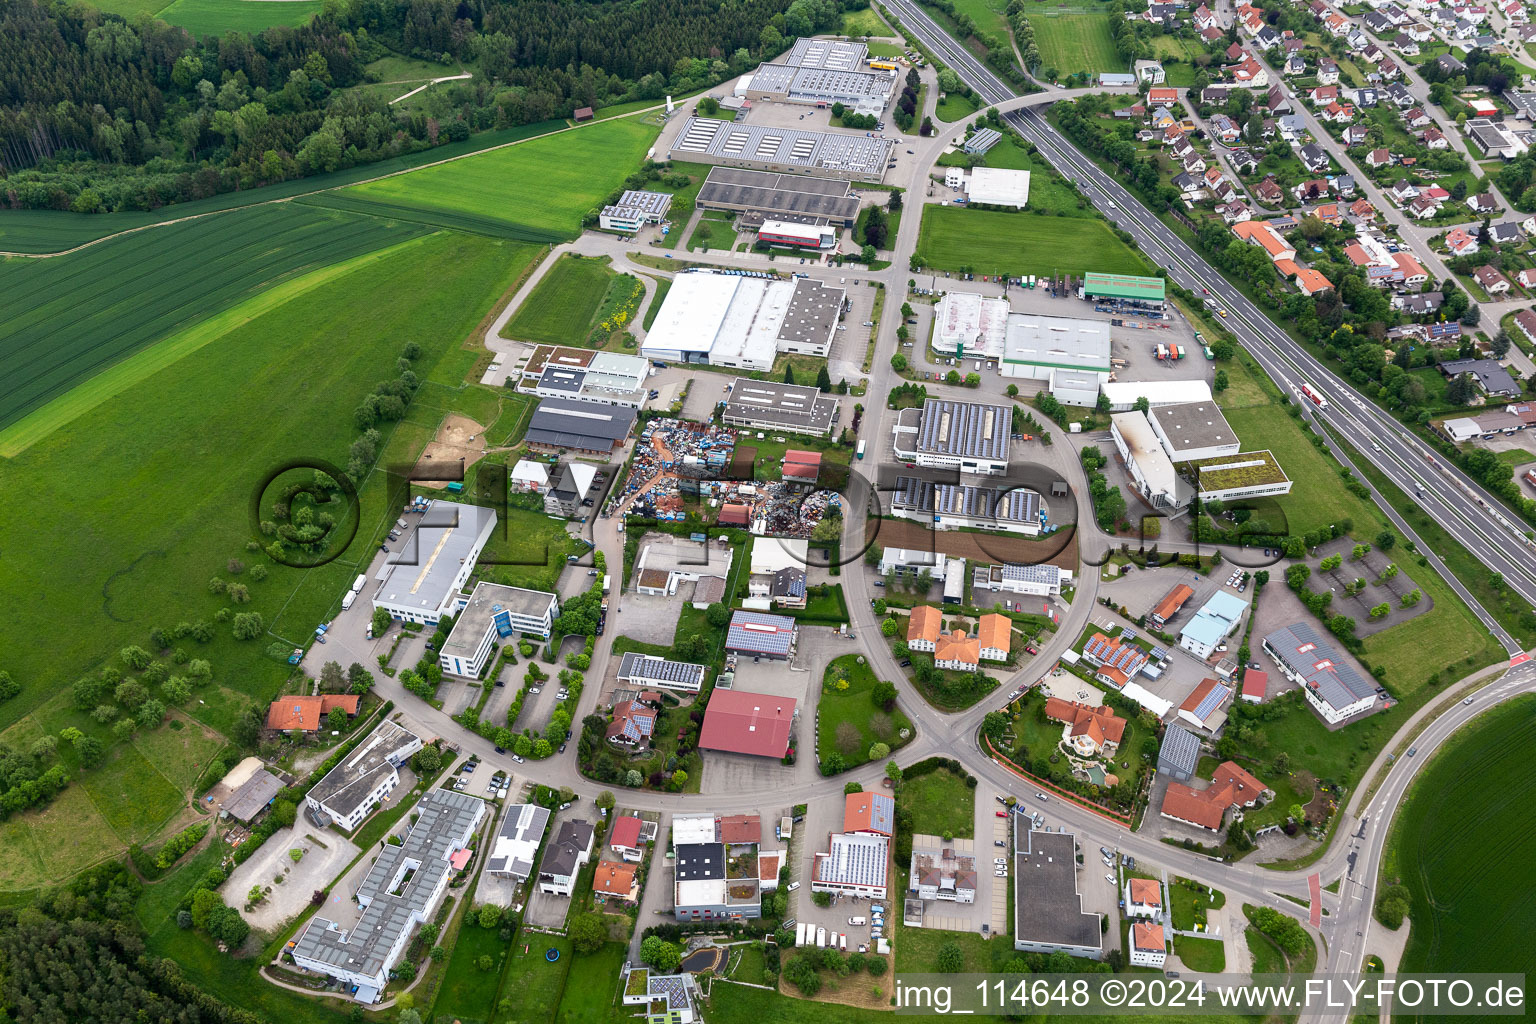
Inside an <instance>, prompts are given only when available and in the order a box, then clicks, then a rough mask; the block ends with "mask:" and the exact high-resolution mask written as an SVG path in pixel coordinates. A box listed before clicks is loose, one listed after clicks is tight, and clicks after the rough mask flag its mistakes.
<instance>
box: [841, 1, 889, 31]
mask: <svg viewBox="0 0 1536 1024" xmlns="http://www.w3.org/2000/svg"><path fill="white" fill-rule="evenodd" d="M838 31H840V32H841V33H842V34H843V35H845V36H850V37H854V38H857V37H858V36H889V35H892V32H891V30H890V29H889V28H888V27H886V24H885V22H883V21H881V20H880V15H878V14H876V13H875V10H874V8H873V7H865V8H862V9H860V10H857V11H844V12H843V26H842V28H841V29H839V30H838Z"/></svg>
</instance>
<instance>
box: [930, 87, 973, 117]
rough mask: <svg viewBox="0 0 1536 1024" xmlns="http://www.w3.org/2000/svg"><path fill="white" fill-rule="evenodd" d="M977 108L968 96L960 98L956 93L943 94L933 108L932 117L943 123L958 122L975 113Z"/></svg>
mask: <svg viewBox="0 0 1536 1024" xmlns="http://www.w3.org/2000/svg"><path fill="white" fill-rule="evenodd" d="M980 109H981V108H980V107H978V106H977V105H976V103H975V101H973V100H972V99H971V98H970V97H969V96H961V95H959V94H957V93H945V94H944V98H943V99H941V100H939V102H938V103H937V104H935V105H934V108H933V116H934V117H936V118H938V119H939V120H940V121H944V122H954V121H959V120H961V119H963V118H967V117H970V116H971V115H972V114H974V113H976V111H977V110H980Z"/></svg>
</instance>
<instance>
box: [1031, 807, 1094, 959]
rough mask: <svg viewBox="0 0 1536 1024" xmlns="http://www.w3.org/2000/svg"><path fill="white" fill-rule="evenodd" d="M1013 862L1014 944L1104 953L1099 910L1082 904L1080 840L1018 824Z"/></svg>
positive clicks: (1084, 953)
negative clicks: (1093, 909) (1091, 912)
mask: <svg viewBox="0 0 1536 1024" xmlns="http://www.w3.org/2000/svg"><path fill="white" fill-rule="evenodd" d="M1013 864H1014V871H1013V884H1014V897H1013V914H1014V929H1013V948H1014V949H1017V950H1020V951H1023V952H1030V953H1054V952H1056V951H1057V950H1062V951H1064V952H1067V953H1070V954H1072V955H1073V956H1082V957H1089V958H1091V959H1094V960H1098V959H1100V958H1102V957H1103V954H1104V947H1103V941H1104V940H1103V938H1102V934H1101V932H1100V930H1099V928H1100V926H1099V915H1098V914H1090V913H1086V912H1085V911H1084V910H1083V898H1082V896H1081V894H1079V893H1078V891H1077V840H1076V838H1075V837H1074V836H1073V835H1072V833H1070V832H1036V831H1035V830H1033V829H1024V828H1020V829H1015V830H1014V847H1013Z"/></svg>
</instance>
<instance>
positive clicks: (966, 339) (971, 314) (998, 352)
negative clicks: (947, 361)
mask: <svg viewBox="0 0 1536 1024" xmlns="http://www.w3.org/2000/svg"><path fill="white" fill-rule="evenodd" d="M1007 336H1008V300H1007V299H997V298H993V297H991V296H988V295H978V294H976V293H975V292H947V293H946V294H945V295H944V297H943V298H941V299H940V300H939V302H938V305H937V306H935V307H934V312H933V338H932V340H931V344H932V345H933V350H934V351H935V352H941V353H943V354H945V355H958V356H977V355H979V356H982V357H984V358H987V359H1001V358H1002V357H1003V343H1004V341H1005V339H1006V338H1007Z"/></svg>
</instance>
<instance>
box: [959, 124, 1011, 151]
mask: <svg viewBox="0 0 1536 1024" xmlns="http://www.w3.org/2000/svg"><path fill="white" fill-rule="evenodd" d="M1001 141H1003V133H1002V132H1000V131H998V130H997V129H996V128H983V129H981V130H980V131H978V132H976V134H974V135H972V136H971V137H970V138H969V139H967V140H966V141H965V151H966V152H967V153H985V152H986V151H987V150H989V149H991V148H992V147H993V146H995V145H997V144H998V143H999V142H1001Z"/></svg>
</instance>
